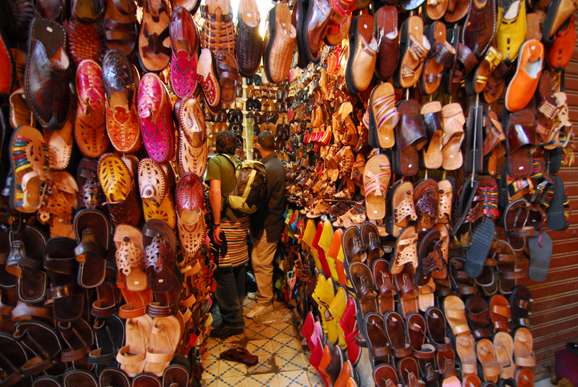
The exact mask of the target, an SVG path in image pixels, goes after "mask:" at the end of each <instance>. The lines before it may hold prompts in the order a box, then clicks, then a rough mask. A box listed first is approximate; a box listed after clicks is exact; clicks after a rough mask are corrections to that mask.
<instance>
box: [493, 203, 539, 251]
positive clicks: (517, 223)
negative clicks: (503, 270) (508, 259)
mask: <svg viewBox="0 0 578 387" xmlns="http://www.w3.org/2000/svg"><path fill="white" fill-rule="evenodd" d="M531 208H532V206H531V204H530V203H529V202H528V201H527V200H526V199H524V198H521V199H518V200H514V201H512V202H510V204H508V206H507V207H506V209H505V210H504V212H503V213H502V217H501V218H500V219H499V220H498V221H499V223H500V224H501V225H502V226H503V227H504V231H505V232H506V236H507V238H508V242H509V243H510V246H511V247H512V248H513V249H514V252H520V251H522V250H524V248H525V247H526V238H527V237H529V236H532V235H534V234H535V233H536V229H535V228H534V227H532V226H526V222H527V220H528V216H529V214H530V210H531Z"/></svg>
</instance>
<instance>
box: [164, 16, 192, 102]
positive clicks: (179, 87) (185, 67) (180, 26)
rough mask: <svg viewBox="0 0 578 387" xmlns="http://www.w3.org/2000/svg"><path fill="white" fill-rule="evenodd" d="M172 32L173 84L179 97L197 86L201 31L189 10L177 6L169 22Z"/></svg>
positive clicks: (183, 96) (186, 94)
mask: <svg viewBox="0 0 578 387" xmlns="http://www.w3.org/2000/svg"><path fill="white" fill-rule="evenodd" d="M169 31H170V34H171V44H172V55H171V84H172V85H173V90H174V92H175V94H176V95H177V97H179V98H185V97H186V96H188V95H192V94H193V93H194V91H195V88H196V87H197V48H198V47H199V33H198V31H197V27H196V25H195V23H194V21H193V18H192V16H191V14H190V13H189V12H187V10H186V9H184V8H183V7H176V8H175V9H174V10H173V12H172V14H171V22H170V24H169Z"/></svg>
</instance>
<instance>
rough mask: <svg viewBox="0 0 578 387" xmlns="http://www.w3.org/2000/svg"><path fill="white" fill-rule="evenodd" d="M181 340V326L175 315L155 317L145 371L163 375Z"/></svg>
mask: <svg viewBox="0 0 578 387" xmlns="http://www.w3.org/2000/svg"><path fill="white" fill-rule="evenodd" d="M180 340H181V326H180V323H179V321H178V320H177V318H176V317H175V316H165V317H155V318H154V320H153V326H152V330H151V336H150V341H149V344H148V348H147V352H146V359H145V364H144V372H150V373H152V374H155V375H156V376H159V377H160V376H163V372H164V370H165V368H167V366H168V365H169V364H170V362H171V360H172V358H173V356H174V354H175V351H176V349H177V346H178V345H179V342H180Z"/></svg>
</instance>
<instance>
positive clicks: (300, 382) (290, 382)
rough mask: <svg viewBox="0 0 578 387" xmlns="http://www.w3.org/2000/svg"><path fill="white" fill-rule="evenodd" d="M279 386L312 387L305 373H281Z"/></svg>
mask: <svg viewBox="0 0 578 387" xmlns="http://www.w3.org/2000/svg"><path fill="white" fill-rule="evenodd" d="M277 377H278V378H279V385H280V386H283V387H310V386H311V384H309V379H308V378H307V374H306V373H305V371H289V372H281V373H279V374H278V375H277Z"/></svg>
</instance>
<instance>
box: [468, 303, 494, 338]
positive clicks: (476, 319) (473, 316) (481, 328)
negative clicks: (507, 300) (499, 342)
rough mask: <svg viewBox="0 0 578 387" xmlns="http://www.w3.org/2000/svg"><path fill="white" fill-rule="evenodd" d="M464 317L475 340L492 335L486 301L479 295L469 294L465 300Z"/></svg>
mask: <svg viewBox="0 0 578 387" xmlns="http://www.w3.org/2000/svg"><path fill="white" fill-rule="evenodd" d="M466 319H467V321H468V324H469V326H470V329H471V332H472V334H473V336H474V338H475V339H476V340H478V339H482V338H490V337H492V331H491V330H490V310H489V308H488V303H487V302H486V300H484V299H483V298H482V297H480V296H470V297H468V299H467V301H466Z"/></svg>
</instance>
